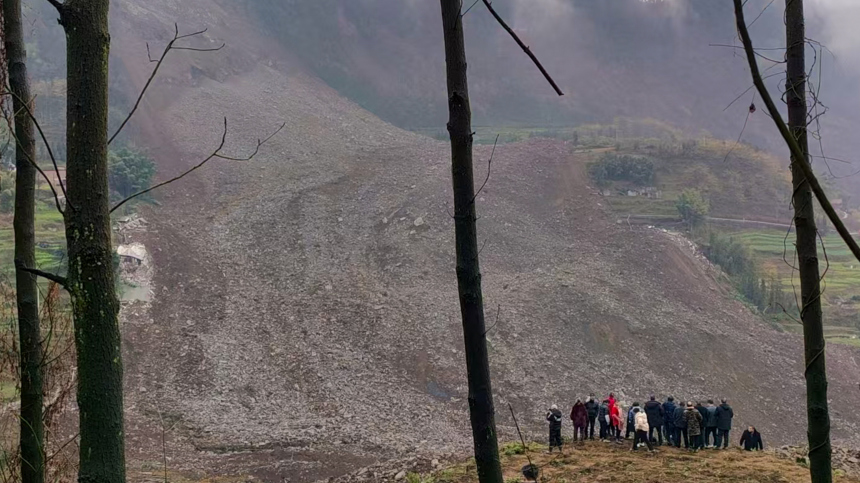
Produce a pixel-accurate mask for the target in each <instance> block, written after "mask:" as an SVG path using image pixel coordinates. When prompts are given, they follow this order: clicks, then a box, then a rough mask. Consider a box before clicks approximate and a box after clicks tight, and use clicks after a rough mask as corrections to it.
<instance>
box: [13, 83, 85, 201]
mask: <svg viewBox="0 0 860 483" xmlns="http://www.w3.org/2000/svg"><path fill="white" fill-rule="evenodd" d="M7 94H8V95H10V96H12V97H14V98H15V99H18V102H20V103H21V105H22V106H23V107H24V110H25V111H27V116H29V117H30V119H31V120H32V121H33V125H34V126H36V130H37V131H39V137H41V138H42V142H43V143H44V144H45V150H47V151H48V157H49V158H51V164H53V165H54V172H55V173H57V180H58V181H59V182H60V191H62V193H63V197H64V198H65V199H66V203H67V204H68V203H69V196H68V195H67V194H66V187H65V186H64V185H63V180H62V179H60V168H59V166H58V165H57V157H56V156H54V151H53V150H52V149H51V143H49V142H48V137H47V136H45V131H43V130H42V125H41V124H39V120H38V119H36V115H35V114H34V113H33V110H32V109H30V102H26V101H25V100H24V99H21V97H20V96H19V95H18V94H16V93H14V92H12V91H11V90H10V91H5V92H2V93H0V95H7ZM31 102H32V99H31ZM6 121H7V123H10V127H11V121H10V120H9V119H8V118H7V119H6ZM15 142H16V143H17V142H18V137H17V136H15ZM27 157H28V158H29V156H27ZM30 162H31V163H33V165H34V166H36V169H38V170H39V172H40V173H42V176H44V177H45V181H47V182H48V185H49V186H51V191H54V198H57V193H56V191H55V190H54V186H53V185H52V184H51V181H50V180H48V178H47V176H45V173H44V172H42V170H41V169H40V168H39V167H38V166H37V165H36V160H35V159H31V160H30ZM69 206H70V207H71V206H72V205H71V204H69ZM57 209H58V210H59V211H60V213H63V210H62V209H61V208H60V202H59V199H58V200H57ZM72 209H74V207H72Z"/></svg>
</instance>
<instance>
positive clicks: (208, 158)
mask: <svg viewBox="0 0 860 483" xmlns="http://www.w3.org/2000/svg"><path fill="white" fill-rule="evenodd" d="M286 125H287V123H283V124H281V126H280V127H278V129H277V130H275V132H273V133H272V134H270V135H269V136H268V137H266V138H265V139H262V140H259V139H258V140H257V146H256V147H255V148H254V151H253V152H252V153H251V154H249V155H248V156H246V157H244V158H235V157H231V156H225V155H223V154H221V150H222V149H223V148H224V144H225V143H226V142H227V118H226V117H225V118H224V131H223V132H222V133H221V142H220V143H219V144H218V147H217V148H215V150H214V151H212V153H211V154H210V155H209V156H206V157H205V158H204V159H203V160H202V161H200V162H199V163H197V164H196V165H194V166H192V167H191V168H190V169H189V170H187V171H185V172H184V173H182V174H180V175H179V176H175V177H173V178H170V179H169V180H167V181H164V182H161V183H158V184H157V185H155V186H152V187H150V188H147V189H145V190H141V191H138V192H137V193H135V194H133V195H131V196H129V197H127V198H125V199H124V200H122V201H120V202H119V203H117V204H116V205H114V207H113V208H111V209H110V212H111V213H113V212H114V211H116V210H117V208H119V207H120V206H122V205H124V204H126V203H128V202H129V201H131V200H133V199H134V198H137V197H138V196H141V195H144V194H146V193H149V192H150V191H153V190H156V189H158V188H161V187H162V186H166V185H168V184H170V183H173V182H174V181H178V180H180V179H182V178H184V177H185V176H186V175H188V174H190V173H191V172H192V171H195V170H196V169H198V168H200V167H202V166H203V165H204V164H206V163H208V162H209V161H211V160H212V159H214V158H219V159H225V160H228V161H250V160H251V159H252V158H253V157H254V156H256V155H257V153H259V152H260V147H261V146H262V145H264V144H266V143H267V142H268V141H269V140H270V139H272V138H273V137H275V135H276V134H278V133H279V132H281V130H282V129H284V126H286Z"/></svg>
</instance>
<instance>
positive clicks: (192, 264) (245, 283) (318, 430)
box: [115, 1, 860, 481]
mask: <svg viewBox="0 0 860 483" xmlns="http://www.w3.org/2000/svg"><path fill="white" fill-rule="evenodd" d="M162 3H164V4H165V5H160V4H162ZM168 3H169V4H170V5H166V4H168ZM202 4H203V2H197V1H189V2H183V4H182V5H178V4H173V3H171V2H166V1H157V2H155V1H154V2H152V4H149V3H147V5H146V6H141V5H137V6H136V7H135V8H134V9H133V10H129V9H126V10H120V13H118V14H117V15H118V17H119V24H120V26H121V27H122V28H118V29H117V31H116V32H115V36H116V40H117V42H118V47H117V51H118V52H128V51H129V50H126V49H130V47H129V46H130V45H143V43H144V41H145V40H146V39H145V38H144V36H136V34H135V32H150V31H152V30H153V29H164V30H165V31H168V32H169V31H172V30H171V29H172V21H173V19H174V18H176V17H177V16H184V17H187V18H193V19H200V20H201V22H203V23H205V24H209V25H212V30H211V31H210V35H212V36H213V37H214V38H222V37H223V38H230V39H233V40H232V42H231V43H230V44H229V45H228V48H227V49H225V50H224V52H223V53H222V54H223V55H221V54H219V56H207V57H205V58H204V59H203V60H193V61H192V60H190V59H191V57H190V56H189V57H186V56H185V55H177V56H176V58H175V59H173V60H172V64H171V67H168V68H166V69H165V71H164V73H165V77H163V78H161V80H159V81H158V82H157V84H156V85H155V86H154V88H153V89H154V90H153V92H158V93H159V94H158V97H157V98H154V99H153V100H152V101H150V102H148V103H147V104H146V105H145V106H143V108H142V111H141V115H140V117H139V118H137V119H138V120H137V122H140V123H144V122H145V123H146V126H145V127H141V128H140V129H141V132H143V133H144V134H143V135H142V136H144V137H147V136H148V137H149V138H150V139H149V141H148V144H151V145H153V146H157V149H153V153H152V154H153V156H154V157H155V158H156V160H157V162H158V164H159V177H164V178H167V177H169V176H170V175H172V174H175V173H177V172H180V171H181V170H182V168H183V167H186V166H191V165H192V164H194V163H195V162H197V161H199V159H201V158H202V157H205V156H206V154H208V153H209V152H211V150H212V149H213V148H214V146H216V145H217V143H218V139H219V136H220V123H221V118H222V116H225V115H226V116H227V117H228V118H229V119H230V120H231V123H230V132H229V135H228V138H227V139H228V149H230V150H235V153H236V154H237V155H241V154H242V152H243V150H249V149H253V144H254V141H255V140H256V139H258V138H261V137H265V136H266V135H267V134H268V133H270V132H271V131H272V130H273V129H274V128H276V127H277V126H278V125H279V124H280V123H281V122H286V123H287V125H286V127H285V129H284V131H283V132H282V133H281V134H280V135H278V136H277V137H276V138H274V139H272V141H271V143H270V144H268V145H266V146H265V147H264V148H263V150H262V151H261V153H260V155H259V156H257V157H256V158H254V159H253V160H252V161H250V162H245V163H235V162H227V161H215V162H212V163H211V164H209V165H207V166H206V168H205V169H201V170H199V171H197V172H195V174H194V175H193V176H189V177H188V178H186V179H184V180H183V181H181V182H179V183H175V184H174V185H172V186H171V187H170V188H169V189H167V190H166V191H165V192H163V193H162V194H161V197H160V199H159V201H160V205H159V206H153V207H150V208H144V209H143V210H142V212H141V215H142V216H143V217H144V218H145V219H146V220H147V222H148V224H147V229H146V231H143V232H139V233H135V234H133V235H131V238H133V239H130V240H129V242H140V243H143V244H144V245H145V246H146V248H147V250H148V252H149V253H151V254H152V261H153V270H154V279H153V282H152V283H153V285H152V289H153V297H152V300H151V301H149V302H136V303H131V304H127V305H126V306H125V308H124V312H123V319H124V321H123V324H124V325H123V337H124V349H125V357H126V359H125V361H126V386H127V387H126V389H127V393H128V395H129V396H128V400H127V418H128V420H129V424H128V429H127V432H128V435H129V443H128V455H129V458H130V460H131V465H132V468H133V469H134V470H135V471H134V474H137V475H143V474H144V473H146V472H151V471H153V468H156V469H157V468H158V467H159V466H160V465H161V463H160V462H161V461H162V431H161V428H162V423H163V421H167V422H168V423H169V424H168V425H167V428H168V431H166V434H165V439H166V442H167V447H168V455H169V457H170V459H169V465H170V469H171V471H172V472H176V473H177V474H183V475H204V476H205V475H210V476H212V475H219V476H225V477H227V476H231V475H251V476H253V477H256V478H258V479H260V480H263V481H280V480H281V479H284V478H287V479H289V480H290V481H312V480H317V479H325V478H329V477H339V476H342V475H346V474H349V473H352V472H354V471H356V470H358V469H360V468H362V467H366V466H368V465H375V464H384V463H385V462H387V461H392V460H395V461H401V460H403V459H408V458H413V457H418V456H420V457H422V458H428V459H434V458H442V459H446V458H453V457H456V456H457V455H463V454H467V451H468V449H469V446H470V430H469V426H468V414H467V412H468V407H467V400H466V397H467V388H466V380H465V369H464V355H463V349H462V346H463V342H462V330H461V327H460V322H459V309H458V305H457V295H456V280H455V274H454V253H453V247H454V245H453V221H452V220H451V218H450V215H449V212H450V211H452V207H451V206H450V204H451V203H450V198H451V196H450V192H451V187H450V168H449V153H448V147H447V144H446V143H444V142H439V141H435V140H433V139H430V138H428V137H424V136H420V135H417V134H413V133H408V132H405V131H402V130H399V129H397V128H395V127H393V126H391V125H389V124H386V123H384V122H382V121H381V120H379V119H378V118H376V117H375V116H373V115H372V114H370V113H368V112H367V111H365V110H363V109H361V108H360V107H359V106H357V105H355V104H353V103H352V102H350V101H348V100H346V99H344V98H342V97H340V96H339V95H338V94H337V93H336V92H335V91H333V90H332V89H330V88H329V87H327V86H326V85H324V84H323V83H322V82H321V81H319V80H318V79H316V78H314V77H313V76H311V75H309V74H307V73H305V71H304V70H303V69H302V68H301V65H300V64H298V63H295V62H293V60H292V58H291V56H290V55H289V54H288V53H285V52H279V51H278V50H277V49H274V50H273V49H271V48H268V47H267V46H266V44H265V42H264V41H263V40H264V39H263V38H262V36H261V34H259V33H258V32H257V31H256V30H254V29H252V28H248V25H243V24H242V22H241V21H240V20H237V21H236V22H234V23H231V24H230V25H222V24H217V23H215V22H206V20H207V19H209V18H219V16H220V15H224V12H219V11H218V10H219V8H220V7H218V6H216V5H213V6H211V10H206V9H204V8H203V6H202ZM162 7H163V8H162ZM141 26H144V27H145V28H141ZM159 31H160V30H159ZM194 59H197V57H194ZM187 62H193V65H194V68H193V70H192V73H194V75H189V74H188V72H189V68H188V63H187ZM129 65H131V62H129ZM175 66H180V67H175ZM129 70H130V74H129V75H130V77H131V78H133V79H139V80H145V76H144V74H145V71H143V70H141V72H140V73H135V71H134V70H133V69H131V68H130V67H129ZM490 151H491V147H490V146H480V147H478V148H477V149H476V156H475V159H476V170H477V174H476V178H477V179H480V180H481V182H483V179H484V178H485V176H486V169H487V162H486V161H487V159H488V158H489V156H490ZM588 159H590V158H589V154H588V153H580V154H575V153H574V152H573V149H572V147H571V146H570V145H569V144H567V143H565V142H563V141H559V140H541V139H533V140H530V141H526V142H522V143H514V144H506V145H503V146H500V147H499V148H497V149H496V152H495V157H494V159H493V163H492V170H491V174H490V177H489V181H488V182H487V184H486V186H485V187H484V189H483V190H482V191H481V193H480V195H479V196H478V198H477V200H476V202H477V203H478V212H479V216H480V217H481V218H480V220H479V222H478V229H479V236H480V239H481V243H482V244H483V250H482V252H481V263H482V272H483V282H484V289H485V304H486V312H487V319H488V323H489V324H490V325H491V326H492V329H491V330H490V331H489V333H488V338H489V344H490V361H491V364H492V371H493V383H494V390H495V392H496V404H497V408H499V409H500V411H499V415H498V423H499V425H500V432H501V433H502V437H503V439H512V438H513V437H514V433H513V431H512V422H511V421H510V420H509V418H508V417H507V416H506V414H505V413H504V412H502V411H501V408H505V407H506V405H507V403H511V404H512V405H513V406H514V407H515V408H516V410H517V411H518V416H519V418H520V421H521V422H522V424H523V425H524V426H525V429H526V431H527V432H528V433H529V434H531V435H533V436H534V437H536V438H537V437H541V438H542V437H543V411H544V410H545V408H546V407H548V406H549V405H550V404H552V403H557V404H559V405H561V406H567V405H568V404H569V403H572V402H573V400H574V398H575V397H577V396H584V395H586V394H587V393H588V392H595V393H598V394H605V393H608V392H609V391H614V392H615V393H616V394H617V395H618V396H619V398H620V400H621V401H624V402H626V403H627V404H629V403H630V402H632V401H633V400H642V399H644V398H645V397H647V395H649V394H652V393H654V394H657V395H658V396H660V397H663V396H666V395H670V394H671V395H674V396H676V397H677V398H683V399H700V398H706V397H712V398H716V397H728V398H729V400H730V402H731V403H732V404H733V406H734V409H735V413H736V415H737V417H736V424H737V427H738V428H740V427H741V426H743V425H746V424H754V425H756V426H757V427H759V428H760V429H761V431H762V432H763V434H765V435H766V437H767V438H768V440H769V441H771V442H773V443H783V442H785V443H794V442H797V441H800V440H802V439H803V437H804V430H803V425H802V424H786V419H785V418H786V414H795V415H800V414H802V412H803V407H804V404H805V398H804V384H803V376H802V368H803V366H802V341H801V339H800V338H799V337H798V336H795V335H789V334H784V333H780V332H778V331H777V330H776V329H774V328H772V327H771V326H769V325H768V324H767V323H766V322H764V321H763V320H761V319H760V318H758V317H757V316H755V315H753V314H752V313H750V312H749V310H748V309H747V308H746V307H745V306H744V305H742V304H741V303H740V302H738V301H736V300H735V298H734V296H733V294H732V293H731V292H729V291H728V290H727V289H726V287H724V286H723V285H722V284H721V283H719V282H717V281H716V276H715V273H714V271H713V269H712V268H709V266H708V264H707V263H706V262H704V261H703V260H702V259H701V258H700V257H699V256H698V255H697V254H696V252H695V250H694V249H693V248H692V247H691V246H690V245H689V243H686V242H685V241H684V239H683V238H681V237H679V236H674V235H671V234H668V233H665V232H663V231H662V230H656V229H650V228H648V227H644V226H639V227H637V226H633V227H631V226H628V225H627V224H617V223H616V222H615V220H614V218H613V217H611V216H610V212H609V211H608V207H606V206H604V204H603V201H602V199H601V197H600V196H598V195H597V193H596V190H595V189H592V188H591V187H590V186H589V184H588V181H587V178H586V176H585V170H584V163H585V162H586V161H587V160H588ZM856 356H857V350H856V349H855V348H852V347H847V346H841V347H840V346H833V345H831V346H829V348H828V353H827V357H828V368H829V371H830V377H831V384H830V391H831V394H833V395H834V398H833V400H832V410H833V412H832V418H833V426H834V437H835V438H836V439H838V440H842V441H845V442H849V443H851V442H855V443H856V442H857V441H856V438H857V436H856V435H857V434H858V424H857V423H858V422H860V420H858V417H857V414H856V411H854V407H853V398H851V397H848V396H847V395H849V394H853V393H854V392H853V391H856V390H857V389H856V376H857V369H858V368H857V365H856V362H855V357H856ZM801 420H802V417H801V418H800V419H798V420H797V421H801ZM732 455H733V453H726V454H725V456H723V454H721V455H719V456H715V458H719V459H720V461H724V462H728V459H727V458H730V457H733V456H732ZM737 457H738V458H740V456H737ZM637 458H640V457H639V456H638V455H637ZM641 458H645V456H642V457H641ZM659 458H661V457H658V458H657V459H653V460H647V461H654V462H656V461H662V460H661V459H659ZM678 458H679V459H678V460H677V461H679V462H683V461H685V460H684V458H686V457H684V456H681V455H679V456H678ZM619 461H622V462H623V461H627V460H626V459H621V460H619ZM705 461H710V459H708V460H705ZM741 461H742V460H738V463H740V462H741ZM516 464H519V462H518V460H517V462H516ZM595 464H597V463H595ZM607 464H608V463H607ZM630 464H632V463H630ZM654 464H656V463H654ZM678 464H679V465H682V464H686V463H678ZM690 464H693V463H690ZM695 464H697V465H698V464H700V463H695ZM646 475H647V471H646V472H645V473H643V474H642V477H645V476H646ZM141 478H146V476H141ZM464 481H465V480H464ZM568 481H577V480H575V479H568ZM621 481H623V480H621ZM631 481H632V480H631ZM637 481H642V480H641V479H639V480H637ZM690 481H692V480H690ZM727 481H742V480H727ZM759 481H768V480H759ZM773 481H777V480H773ZM780 481H781V480H780ZM788 481H794V480H788Z"/></svg>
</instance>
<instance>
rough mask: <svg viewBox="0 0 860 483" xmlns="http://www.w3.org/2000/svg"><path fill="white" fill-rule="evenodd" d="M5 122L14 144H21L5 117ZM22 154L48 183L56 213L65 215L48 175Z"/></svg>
mask: <svg viewBox="0 0 860 483" xmlns="http://www.w3.org/2000/svg"><path fill="white" fill-rule="evenodd" d="M3 115H4V117H6V116H7V115H8V114H7V113H5V112H4V114H3ZM6 122H8V123H9V125H10V129H9V133H10V134H11V135H12V137H13V138H14V139H15V144H21V140H19V139H18V135H17V134H16V133H15V130H14V129H11V121H10V120H9V118H8V117H6ZM23 153H24V156H25V157H26V158H27V162H29V163H30V164H31V165H33V167H34V168H36V171H38V172H39V174H41V175H42V178H44V179H45V182H46V183H48V187H49V188H51V193H53V195H54V203H56V205H57V211H59V212H60V214H61V215H65V212H64V211H63V205H62V204H61V203H60V197H59V195H58V194H57V190H56V189H54V185H53V183H51V180H50V179H48V175H46V174H45V171H43V170H42V168H41V167H39V165H38V164H36V161H35V160H34V159H33V158H31V157H30V155H29V154H27V152H26V151H23ZM66 202H68V200H66Z"/></svg>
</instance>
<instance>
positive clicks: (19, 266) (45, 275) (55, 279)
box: [15, 260, 68, 288]
mask: <svg viewBox="0 0 860 483" xmlns="http://www.w3.org/2000/svg"><path fill="white" fill-rule="evenodd" d="M15 268H16V269H18V270H23V271H25V272H27V273H32V274H33V275H36V276H37V277H42V278H46V279H48V280H50V281H52V282H54V283H56V284H57V285H59V286H61V287H63V288H67V285H68V280H66V277H62V276H60V275H57V274H55V273H50V272H45V271H42V270H39V269H38V268H29V267H25V266H23V265H22V264H21V263H19V262H18V261H17V260H16V261H15Z"/></svg>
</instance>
